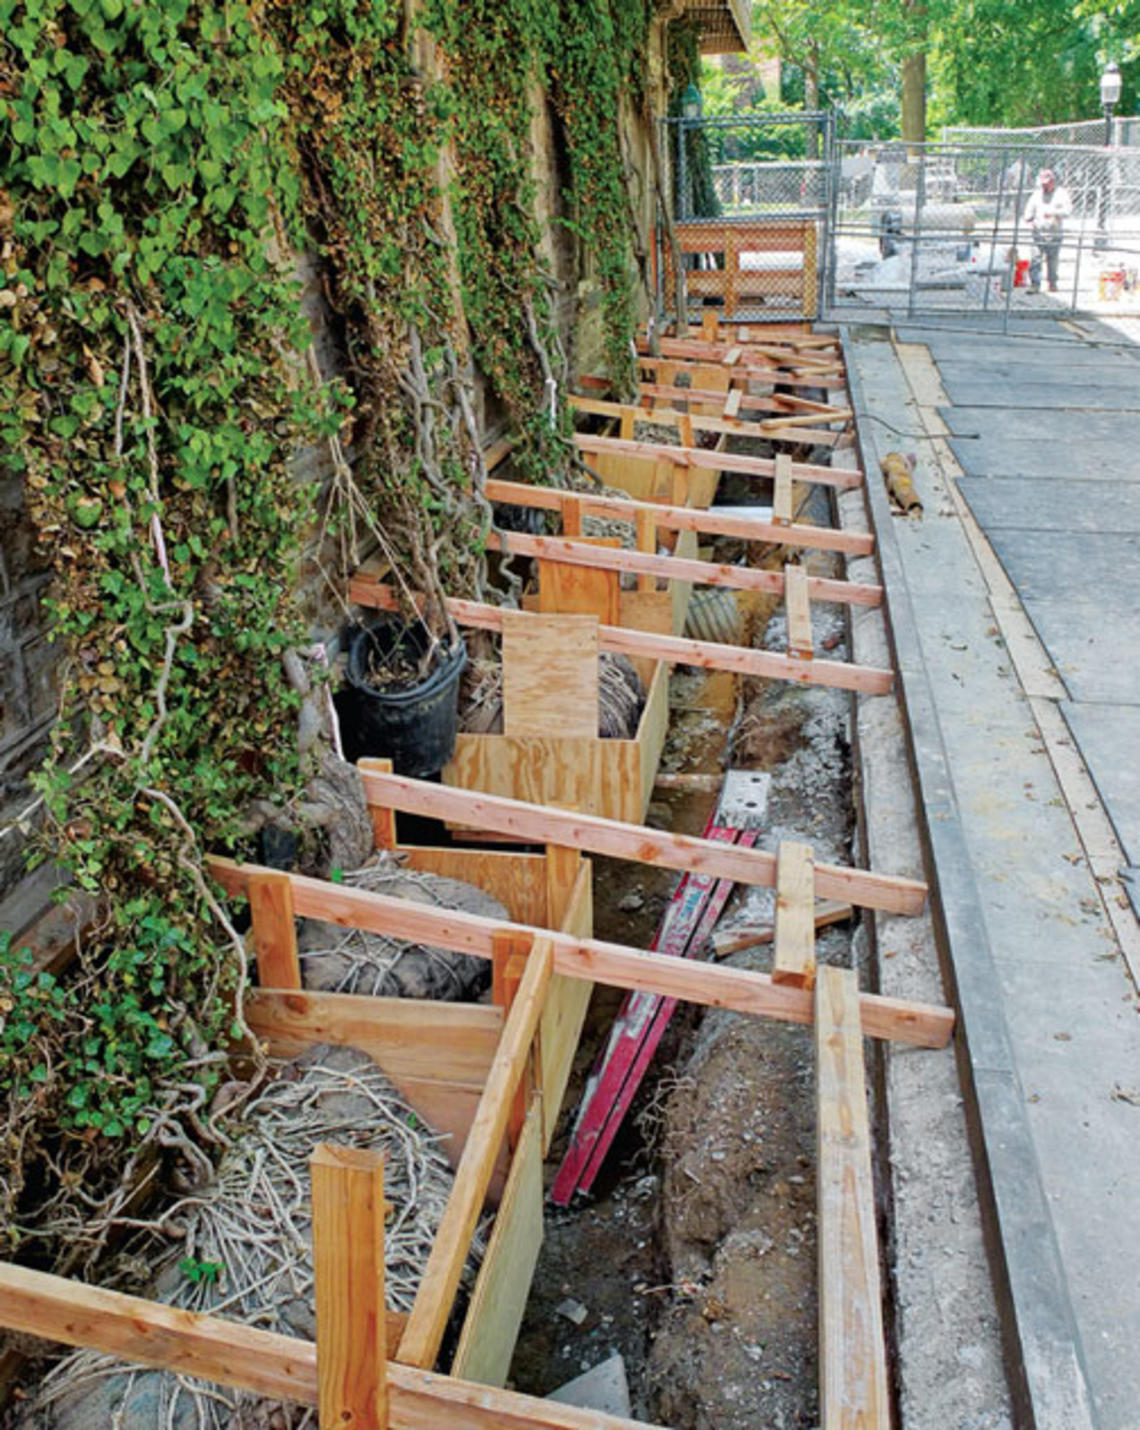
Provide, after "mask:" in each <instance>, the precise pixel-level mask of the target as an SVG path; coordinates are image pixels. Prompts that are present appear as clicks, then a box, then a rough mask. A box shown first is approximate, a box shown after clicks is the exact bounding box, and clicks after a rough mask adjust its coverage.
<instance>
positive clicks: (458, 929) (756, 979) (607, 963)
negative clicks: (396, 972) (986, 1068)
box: [209, 830, 954, 1048]
mask: <svg viewBox="0 0 1140 1430" xmlns="http://www.w3.org/2000/svg"><path fill="white" fill-rule="evenodd" d="M645 832H646V833H649V832H651V831H648V830H646V831H645ZM676 837H681V836H676ZM717 847H718V848H719V849H720V850H721V851H722V852H723V851H724V850H725V846H724V845H718V846H717ZM755 852H758V851H745V850H738V851H737V853H740V854H743V853H755ZM209 862H210V867H211V871H212V873H213V874H214V877H215V878H216V879H217V880H218V881H219V883H220V884H221V885H222V886H223V888H225V889H227V890H228V891H229V892H230V893H231V894H241V893H243V892H244V888H245V880H246V875H247V873H248V867H245V868H243V867H242V866H240V865H238V864H235V863H234V862H233V861H232V860H227V859H222V858H220V857H213V856H212V857H211V858H210V861H209ZM748 874H749V880H748V881H749V882H752V880H753V878H754V875H755V870H751V869H750V870H749V871H748ZM817 874H818V869H817ZM731 877H735V876H731ZM868 877H873V876H868ZM290 878H291V879H292V880H293V897H294V900H295V902H296V905H297V908H298V910H299V911H300V912H301V914H302V915H303V916H305V917H308V918H319V919H325V920H327V921H329V922H331V923H338V924H341V925H344V926H346V927H349V928H363V929H367V930H369V931H371V932H373V933H380V934H383V935H385V936H387V937H391V938H405V939H408V940H409V941H412V942H426V943H427V944H429V945H431V946H433V947H436V948H448V949H451V950H453V951H454V952H456V953H468V954H472V955H474V956H475V957H477V958H487V959H489V958H491V956H492V949H493V946H494V938H495V935H496V934H498V933H502V932H503V931H504V930H506V931H509V932H516V933H517V932H522V933H527V934H530V935H532V936H534V937H536V938H538V937H549V938H550V939H551V941H552V942H553V944H554V959H555V971H556V972H558V973H560V974H563V975H565V976H566V977H567V978H579V979H586V980H595V981H597V982H601V983H607V984H609V985H610V986H612V987H614V988H627V989H641V990H643V991H644V992H646V993H654V994H658V995H660V996H661V997H665V998H684V999H686V1000H687V1001H688V1002H690V1003H701V1004H703V1005H705V1006H706V1007H710V1008H729V1009H732V1010H733V1011H735V1012H738V1013H752V1014H756V1015H759V1016H763V1017H769V1018H776V1019H778V1020H780V1021H782V1022H786V1023H810V1022H811V1021H812V1018H813V1017H814V1012H813V1007H812V998H811V994H810V993H809V992H808V991H807V990H806V989H802V988H791V987H786V986H784V987H782V986H780V985H779V984H775V983H773V982H772V979H771V977H770V976H769V975H768V974H766V973H752V972H749V971H747V970H745V969H737V968H729V967H723V966H713V965H710V964H705V963H693V962H691V961H690V960H688V959H677V958H671V957H669V956H667V955H662V954H656V953H643V952H641V951H640V950H638V949H632V948H626V947H624V946H623V945H622V944H615V943H604V942H602V941H601V940H600V939H594V938H586V937H583V936H579V935H573V934H568V933H558V932H552V931H550V930H546V929H538V928H533V927H528V926H525V925H521V924H503V923H502V922H500V921H498V920H495V919H487V918H482V917H481V916H479V915H478V914H465V913H460V912H458V911H443V910H439V909H433V908H430V907H427V906H424V905H421V904H414V903H411V902H410V901H408V900H406V899H393V898H390V897H388V896H386V895H383V894H374V893H370V892H369V891H368V890H366V889H350V888H348V887H346V886H345V885H343V884H330V883H325V882H324V881H323V880H320V879H309V878H307V877H306V876H304V875H302V874H292V875H290ZM918 887H920V888H921V886H918ZM907 912H914V909H913V908H910V909H908V910H907ZM860 1010H861V1013H862V1017H863V1031H864V1033H865V1034H866V1036H867V1037H874V1038H893V1039H896V1040H897V1041H900V1042H905V1043H910V1044H912V1045H914V1046H916V1047H929V1048H941V1047H945V1046H946V1043H947V1042H948V1041H949V1039H950V1036H951V1034H952V1033H953V1030H954V1014H953V1012H952V1011H951V1010H950V1009H949V1008H940V1007H936V1006H934V1005H931V1004H924V1003H910V1002H907V1001H905V1000H903V999H897V998H883V997H881V996H879V995H878V994H873V993H864V994H861V995H860Z"/></svg>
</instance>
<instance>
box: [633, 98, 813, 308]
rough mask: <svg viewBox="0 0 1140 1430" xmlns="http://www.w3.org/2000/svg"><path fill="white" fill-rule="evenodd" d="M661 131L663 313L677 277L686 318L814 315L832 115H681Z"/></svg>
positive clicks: (664, 123) (659, 286)
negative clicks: (707, 311)
mask: <svg viewBox="0 0 1140 1430" xmlns="http://www.w3.org/2000/svg"><path fill="white" fill-rule="evenodd" d="M662 129H663V150H664V152H665V153H666V154H667V155H668V158H669V162H668V164H667V166H666V172H667V185H668V190H669V192H668V194H667V196H666V204H667V208H668V215H667V214H661V215H660V222H659V223H658V242H657V248H656V252H657V269H656V273H657V291H658V301H659V306H660V311H662V312H665V313H670V314H672V315H673V316H675V315H676V299H677V284H678V280H679V281H680V283H681V285H682V300H683V302H684V305H685V308H686V309H687V311H688V314H689V317H690V318H692V317H693V316H694V314H695V313H699V311H700V310H701V309H702V308H712V309H715V310H716V311H717V314H718V317H721V318H723V319H726V320H729V321H737V322H741V323H764V322H787V321H788V320H789V319H803V318H815V317H817V316H818V315H819V313H820V311H821V307H820V297H821V293H822V291H823V263H824V260H825V257H826V255H827V252H828V244H827V241H826V223H827V216H828V213H829V211H830V209H831V178H832V172H833V162H832V152H833V141H834V128H833V118H832V115H831V114H830V113H826V112H822V111H820V112H808V113H798V114H762V115H750V116H746V117H744V118H732V119H712V118H708V119H706V118H694V119H689V118H678V119H666V120H664V121H662ZM670 216H671V217H670Z"/></svg>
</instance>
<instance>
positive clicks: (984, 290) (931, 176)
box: [824, 134, 1140, 327]
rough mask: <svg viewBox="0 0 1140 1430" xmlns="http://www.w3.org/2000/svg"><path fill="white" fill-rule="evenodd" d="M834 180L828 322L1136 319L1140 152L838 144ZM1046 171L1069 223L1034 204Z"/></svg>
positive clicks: (1034, 143)
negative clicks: (967, 317) (1063, 316)
mask: <svg viewBox="0 0 1140 1430" xmlns="http://www.w3.org/2000/svg"><path fill="white" fill-rule="evenodd" d="M1064 137H1068V135H1065V136H1064ZM832 169H833V174H832V182H831V196H832V209H831V218H830V223H829V225H828V246H829V256H828V259H827V262H826V294H825V302H824V308H825V311H826V313H827V314H828V316H831V317H833V318H836V319H842V318H850V317H852V316H855V314H856V312H857V311H858V310H864V311H868V312H871V311H875V312H881V311H882V310H884V309H886V310H887V311H888V312H889V313H891V315H892V316H895V317H898V316H904V317H916V316H924V315H934V314H942V315H947V314H979V313H980V314H987V315H990V316H991V317H992V318H994V319H996V320H997V323H998V325H999V326H1002V327H1006V326H1008V324H1009V321H1010V319H1011V318H1013V317H1026V316H1034V315H1036V316H1047V315H1048V314H1050V313H1057V312H1065V313H1072V314H1081V315H1084V316H1094V317H1096V316H1100V317H1104V316H1113V317H1133V316H1137V315H1140V271H1138V270H1140V150H1138V149H1135V148H1131V147H1124V146H1117V147H1113V148H1105V147H1102V146H1093V145H1071V144H1057V143H1052V142H1041V141H1040V140H1038V139H1032V140H1031V141H1028V142H1027V140H1026V139H1024V138H1021V137H1020V136H1016V137H1015V140H1014V142H1012V143H1011V142H995V141H994V139H993V138H992V135H991V134H986V135H985V136H984V137H981V136H979V137H974V136H970V137H969V138H963V139H962V140H960V141H958V142H942V143H930V144H922V145H915V144H910V145H904V144H902V143H889V144H876V145H867V144H866V143H865V142H855V141H850V140H842V141H837V142H836V143H835V145H834V149H833V162H832ZM1045 170H1052V171H1053V173H1054V175H1055V180H1056V186H1055V189H1054V196H1053V199H1052V206H1053V207H1054V208H1057V207H1059V208H1060V209H1061V210H1062V212H1063V217H1061V218H1060V221H1059V222H1058V221H1057V219H1056V218H1050V217H1047V216H1043V215H1042V213H1041V211H1040V206H1039V205H1038V204H1035V203H1034V202H1033V200H1034V195H1035V194H1037V193H1038V189H1039V185H1040V182H1041V175H1042V173H1043V172H1044V171H1045ZM1065 210H1067V212H1064V211H1065Z"/></svg>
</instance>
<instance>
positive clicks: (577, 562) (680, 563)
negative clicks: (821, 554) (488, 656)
mask: <svg viewBox="0 0 1140 1430" xmlns="http://www.w3.org/2000/svg"><path fill="white" fill-rule="evenodd" d="M487 547H488V550H490V551H508V552H510V553H511V555H512V556H529V557H532V558H534V559H536V560H538V559H541V560H545V561H558V562H565V563H566V564H567V565H570V566H586V567H590V568H594V569H597V570H602V571H633V572H636V573H638V574H642V575H649V576H662V577H664V578H665V579H666V580H668V581H692V582H694V583H695V584H697V585H701V586H727V587H729V588H730V589H732V590H736V591H768V592H772V593H774V594H776V595H783V594H784V590H785V581H786V574H785V573H786V572H787V571H791V570H795V571H797V572H798V573H799V575H798V576H797V577H796V580H797V581H802V582H805V583H806V591H807V592H808V593H809V594H810V595H811V597H812V599H813V600H816V601H836V602H838V603H839V604H841V605H853V606H879V605H882V601H883V588H882V587H881V586H869V585H863V584H860V583H857V582H854V581H833V580H830V579H828V578H827V577H823V576H808V575H807V573H806V572H805V571H804V569H803V567H801V566H797V567H786V568H785V571H784V572H780V571H764V570H761V569H759V568H758V567H754V566H732V565H729V564H728V563H726V562H715V561H686V560H685V559H684V558H683V557H677V556H658V555H656V554H655V553H654V554H651V553H649V552H646V551H626V550H624V549H623V548H622V547H610V546H591V545H589V544H588V543H587V542H584V541H573V540H568V539H567V538H566V537H564V536H530V535H528V534H527V533H525V532H521V531H492V532H490V533H489V534H488V536H487ZM509 615H510V613H509V612H508V618H509Z"/></svg>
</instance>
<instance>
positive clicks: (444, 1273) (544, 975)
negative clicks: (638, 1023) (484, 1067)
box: [399, 935, 554, 1370]
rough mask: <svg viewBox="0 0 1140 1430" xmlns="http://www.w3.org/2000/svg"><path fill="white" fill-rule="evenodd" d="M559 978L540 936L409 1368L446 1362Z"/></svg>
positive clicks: (473, 1135) (407, 1336) (425, 1294)
mask: <svg viewBox="0 0 1140 1430" xmlns="http://www.w3.org/2000/svg"><path fill="white" fill-rule="evenodd" d="M553 973H554V946H553V944H552V943H551V941H550V939H549V938H548V937H546V936H543V935H539V936H538V937H536V938H535V940H534V943H533V946H532V947H531V950H530V954H529V956H528V958H527V964H526V971H525V972H524V973H523V976H522V982H521V983H520V985H519V990H518V995H517V997H516V998H515V1001H514V1006H513V1007H512V1008H511V1011H510V1014H509V1016H508V1018H507V1021H506V1025H505V1026H504V1028H503V1036H502V1039H501V1041H500V1043H499V1051H498V1052H497V1053H496V1055H495V1061H494V1062H493V1063H492V1065H491V1071H490V1073H489V1074H488V1076H487V1083H486V1086H485V1088H484V1089H483V1096H482V1097H481V1098H480V1099H479V1108H478V1111H477V1112H476V1114H475V1119H474V1121H473V1122H472V1124H471V1131H470V1132H469V1133H468V1135H467V1145H466V1146H465V1147H464V1149H463V1157H462V1159H461V1161H460V1163H459V1169H458V1171H457V1172H456V1174H455V1182H454V1184H453V1186H452V1190H451V1196H450V1197H449V1198H448V1200H447V1207H446V1209H445V1211H444V1213H443V1217H442V1219H441V1220H440V1224H439V1230H438V1231H437V1232H436V1237H435V1242H434V1243H433V1245H432V1249H431V1255H430V1256H429V1257H428V1262H427V1266H426V1267H425V1268H424V1273H423V1277H422V1279H421V1281H420V1288H419V1291H418V1293H417V1295H416V1302H415V1305H414V1306H413V1307H412V1312H411V1315H410V1316H409V1317H408V1326H407V1329H406V1331H405V1332H404V1339H403V1340H402V1341H401V1342H400V1355H399V1359H400V1360H401V1361H402V1362H403V1363H404V1364H405V1365H413V1366H420V1367H422V1368H423V1369H425V1370H426V1369H430V1368H431V1367H432V1366H433V1365H434V1364H435V1360H436V1357H437V1356H438V1355H439V1348H440V1345H441V1344H442V1341H443V1333H444V1330H445V1328H446V1326H447V1320H448V1317H449V1316H450V1315H451V1308H452V1305H453V1303H454V1301H455V1293H456V1291H457V1290H458V1289H459V1280H460V1277H461V1276H462V1274H463V1267H464V1265H465V1264H466V1262H467V1254H468V1251H469V1250H470V1246H471V1237H472V1236H473V1234H474V1232H475V1226H476V1223H477V1222H478V1220H479V1214H480V1212H481V1211H482V1209H483V1201H484V1198H485V1197H486V1195H487V1188H488V1186H489V1185H490V1181H491V1174H492V1172H493V1170H494V1166H495V1159H496V1158H497V1157H498V1154H499V1146H500V1144H501V1142H502V1140H503V1136H504V1134H505V1133H506V1131H507V1127H508V1124H509V1122H510V1118H511V1113H512V1107H513V1100H514V1091H515V1088H516V1087H517V1086H518V1084H519V1079H520V1078H521V1077H522V1075H523V1071H524V1069H525V1067H526V1064H527V1059H528V1057H529V1055H530V1049H531V1044H532V1043H533V1041H534V1036H535V1033H536V1031H537V1029H538V1024H539V1020H540V1019H541V1017H542V1012H543V1008H544V1006H545V1003H546V994H547V991H548V989H549V987H550V980H551V977H552V976H553Z"/></svg>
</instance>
